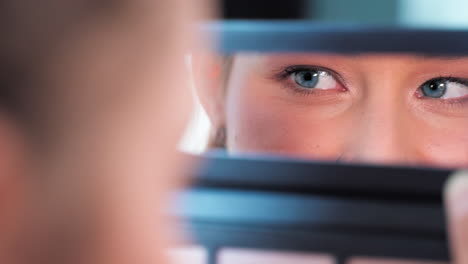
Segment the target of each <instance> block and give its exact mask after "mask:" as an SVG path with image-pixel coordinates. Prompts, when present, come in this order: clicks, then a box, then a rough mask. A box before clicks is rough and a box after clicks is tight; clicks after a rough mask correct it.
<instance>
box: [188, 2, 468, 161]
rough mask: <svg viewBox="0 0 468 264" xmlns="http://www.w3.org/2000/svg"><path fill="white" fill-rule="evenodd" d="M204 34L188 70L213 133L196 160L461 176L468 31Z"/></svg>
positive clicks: (239, 26) (224, 28) (299, 27)
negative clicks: (205, 153)
mask: <svg viewBox="0 0 468 264" xmlns="http://www.w3.org/2000/svg"><path fill="white" fill-rule="evenodd" d="M332 2H333V1H332ZM397 2H398V1H397ZM315 3H317V4H318V3H322V4H323V3H324V2H321V1H315ZM400 4H401V3H400ZM351 12H353V11H352V10H351ZM338 13H339V12H338ZM440 25H442V24H440ZM203 29H204V30H205V32H206V31H207V32H209V33H210V34H214V35H215V36H216V37H217V39H218V40H219V42H218V45H217V46H216V50H217V51H215V52H211V53H210V52H207V54H203V55H201V54H193V56H192V60H191V61H192V65H191V66H192V69H193V73H194V77H195V78H194V79H195V87H196V90H197V94H198V97H199V99H200V102H201V105H202V106H203V109H204V110H205V111H206V114H207V117H208V120H210V122H211V125H212V126H211V131H210V136H209V140H208V141H209V142H208V148H207V149H206V150H211V149H214V148H221V149H223V150H225V151H226V152H227V153H228V154H231V155H243V154H259V153H262V154H267V155H280V156H288V157H296V158H300V159H310V160H318V161H332V162H335V161H338V162H344V163H358V164H379V165H399V166H429V167H443V168H458V167H466V166H468V148H467V147H468V144H467V145H465V144H464V142H466V141H467V139H468V136H467V135H468V122H467V121H468V45H466V44H468V31H464V30H457V31H455V30H452V29H451V30H447V29H440V28H439V29H438V28H437V27H427V28H424V29H418V28H410V27H397V26H392V27H381V26H380V25H378V23H376V24H373V25H370V24H367V25H365V26H358V25H354V24H353V25H348V24H343V23H341V24H340V23H336V24H334V25H332V26H329V25H324V24H320V23H317V22H316V21H314V22H310V21H309V22H307V21H270V22H268V21H251V20H250V21H249V20H243V21H239V20H235V21H234V20H233V21H227V22H226V21H224V22H219V23H211V24H208V25H205V27H204V28H203ZM207 29H208V30H207Z"/></svg>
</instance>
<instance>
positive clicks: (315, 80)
mask: <svg viewBox="0 0 468 264" xmlns="http://www.w3.org/2000/svg"><path fill="white" fill-rule="evenodd" d="M290 78H291V80H293V81H294V82H295V83H296V84H297V85H299V86H301V87H302V88H305V89H323V90H325V89H333V88H335V87H336V84H337V82H336V80H335V78H334V77H333V76H332V75H331V74H330V73H328V72H326V71H321V70H311V69H302V70H295V71H293V72H290Z"/></svg>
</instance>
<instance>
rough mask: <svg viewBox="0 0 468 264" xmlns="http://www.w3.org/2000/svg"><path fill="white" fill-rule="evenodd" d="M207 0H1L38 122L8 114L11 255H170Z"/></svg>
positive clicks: (6, 51)
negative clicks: (191, 70) (198, 34)
mask: <svg viewBox="0 0 468 264" xmlns="http://www.w3.org/2000/svg"><path fill="white" fill-rule="evenodd" d="M3 4H5V5H3ZM203 4H204V2H203V1H197V2H192V1H189V2H187V1H183V0H175V1H174V0H170V1H139V0H136V1H135V0H131V1H117V0H116V1H96V0H91V1H87V0H64V1H62V0H59V1H56V0H46V1H42V2H41V3H39V2H37V1H30V0H18V1H16V0H15V1H6V2H5V3H2V9H0V11H2V12H3V11H5V14H4V15H3V16H1V17H2V19H5V20H6V22H8V23H6V22H5V23H2V24H3V25H4V27H2V29H1V30H2V35H4V36H5V37H4V39H5V40H6V41H4V42H2V45H0V54H1V55H2V59H3V60H2V63H5V65H2V66H5V67H4V68H5V69H4V68H2V70H6V71H7V72H9V71H12V72H14V71H16V70H18V72H20V73H21V75H20V76H21V78H20V79H21V80H24V82H22V83H21V85H19V84H16V87H17V89H21V91H25V93H24V95H25V97H24V98H23V99H24V103H25V105H27V107H26V108H25V109H26V110H27V113H28V118H27V120H28V121H25V120H26V119H14V118H10V116H9V115H8V114H6V112H5V115H4V113H3V111H2V112H1V113H0V190H1V192H0V197H1V198H0V214H1V215H0V219H1V220H0V233H1V234H2V235H1V238H0V262H1V263H161V264H163V263H166V261H167V259H166V252H165V249H166V248H167V247H169V246H170V245H171V243H173V242H174V241H173V240H174V238H173V237H170V236H168V235H166V234H167V233H168V230H171V228H172V227H173V226H172V225H173V224H174V222H173V219H169V218H168V217H167V216H166V215H165V214H164V213H163V208H166V207H167V202H168V199H169V195H170V193H171V192H172V191H173V190H174V189H175V188H179V187H181V186H182V185H183V183H184V180H183V178H182V177H180V175H181V173H182V172H185V169H184V168H185V166H186V165H187V164H186V163H184V161H183V160H181V157H180V156H179V155H178V154H177V152H176V147H177V144H178V141H179V138H180V136H181V135H182V134H183V130H184V128H185V124H186V123H187V121H188V119H189V110H190V107H191V98H190V92H189V88H188V80H185V79H184V78H181V76H187V74H183V72H184V69H186V67H185V63H184V55H185V54H186V53H187V51H188V50H196V44H195V36H194V35H193V32H192V31H191V26H192V25H193V23H194V21H195V20H197V19H199V18H200V17H201V16H202V14H204V13H205V12H206V11H207V10H204V7H205V6H204V5H203ZM161 36H164V37H161ZM7 40H8V41H7ZM31 46H33V48H31ZM7 62H11V65H9V64H7ZM8 67H11V68H8ZM174 69H177V70H174ZM2 73H3V71H2ZM181 73H182V74H181ZM175 79H177V80H178V82H177V83H175V82H173V80H175ZM26 95H27V96H26ZM168 113H171V114H170V115H168ZM4 116H5V117H4ZM22 125H25V126H24V127H23V126H22ZM26 127H28V128H34V129H26Z"/></svg>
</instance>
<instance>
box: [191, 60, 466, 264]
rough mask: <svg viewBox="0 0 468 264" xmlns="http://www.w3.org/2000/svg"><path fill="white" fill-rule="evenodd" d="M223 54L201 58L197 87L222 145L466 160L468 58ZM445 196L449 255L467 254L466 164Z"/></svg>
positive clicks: (373, 157)
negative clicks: (203, 66) (202, 73)
mask: <svg viewBox="0 0 468 264" xmlns="http://www.w3.org/2000/svg"><path fill="white" fill-rule="evenodd" d="M223 60H225V59H223ZM223 60H217V59H213V61H211V60H209V62H208V63H207V64H208V66H209V67H208V73H209V74H208V75H206V76H208V78H207V80H205V81H206V82H205V83H204V85H199V95H200V99H201V102H202V104H203V105H204V108H205V110H206V111H207V113H208V115H209V117H210V120H211V122H212V124H213V128H214V131H213V134H216V131H217V130H218V129H219V128H221V127H222V128H225V131H226V132H225V137H224V139H225V142H224V143H225V146H226V150H227V151H228V152H229V153H231V154H243V153H270V154H271V153H273V154H279V155H287V156H294V157H300V158H306V159H316V160H332V161H341V162H352V163H371V164H372V163H373V164H388V165H395V164H397V165H413V166H421V165H422V166H432V167H466V166H468V143H466V142H468V86H467V82H466V79H467V78H468V70H467V69H468V58H463V57H460V58H456V57H450V58H446V57H428V56H418V55H412V54H392V55H388V54H367V55H348V56H344V55H337V54H266V55H265V54H237V55H235V56H234V57H233V58H231V62H230V66H229V67H226V64H225V63H224V64H223V63H221V62H220V61H222V62H225V61H223ZM213 65H218V69H216V68H215V67H214V66H213ZM213 69H214V70H213ZM223 71H228V72H227V76H223V74H222V73H223ZM225 74H226V72H225ZM316 77H317V78H316ZM445 197H446V199H445V200H446V207H447V213H448V216H447V217H448V223H449V231H450V234H451V239H452V242H451V245H452V254H453V261H454V262H455V263H468V255H467V254H466V252H468V251H467V250H466V249H467V246H468V232H467V230H468V228H467V226H468V220H467V219H468V206H466V203H465V202H463V201H466V199H468V174H467V173H463V172H460V173H459V174H457V175H456V176H455V177H453V178H452V179H451V180H450V181H449V182H448V184H447V188H446V190H445ZM360 261H361V260H358V259H356V260H354V262H353V263H359V262H360ZM373 262H374V263H378V262H379V261H373ZM383 262H384V263H400V262H399V261H395V260H385V261H383ZM414 263H424V262H421V261H416V262H414Z"/></svg>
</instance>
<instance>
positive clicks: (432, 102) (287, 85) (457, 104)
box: [273, 65, 468, 110]
mask: <svg viewBox="0 0 468 264" xmlns="http://www.w3.org/2000/svg"><path fill="white" fill-rule="evenodd" d="M300 71H324V72H326V73H328V74H330V75H331V76H332V77H333V78H335V80H336V81H337V83H339V84H340V85H341V86H342V87H343V89H344V90H343V91H347V90H348V89H347V88H346V87H347V85H346V82H345V80H344V79H343V78H342V77H341V76H340V75H339V74H338V73H337V72H335V71H334V70H331V69H328V68H325V67H320V66H312V65H292V66H287V67H282V68H281V69H279V70H277V71H275V74H274V76H273V79H275V80H276V81H279V82H282V83H283V84H284V89H286V90H287V91H289V92H292V93H293V94H294V95H296V96H319V95H320V94H324V95H331V93H330V91H322V90H318V89H305V88H301V87H299V86H298V85H297V84H295V83H291V81H290V80H288V79H289V78H290V76H291V75H292V74H294V73H297V72H300ZM430 81H446V82H454V83H459V84H462V85H466V86H467V87H468V79H465V78H458V77H453V76H439V77H436V78H432V79H429V80H427V81H425V82H423V83H422V84H421V85H419V87H418V88H417V90H416V92H415V95H416V96H417V98H418V99H422V100H423V102H425V103H428V107H431V108H432V107H435V108H446V109H448V110H449V109H460V108H464V107H466V106H467V105H468V97H466V98H453V99H440V98H431V97H427V96H424V95H422V87H423V85H424V84H425V83H427V82H430Z"/></svg>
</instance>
